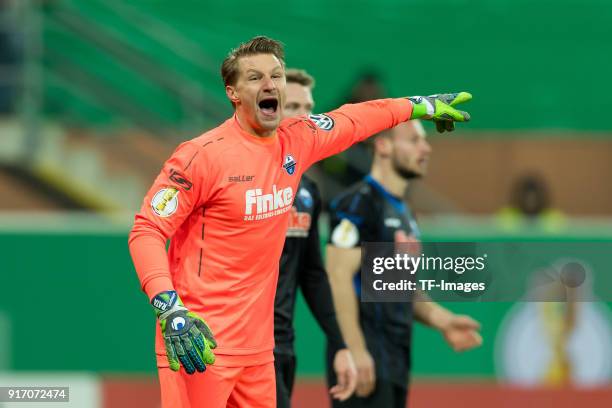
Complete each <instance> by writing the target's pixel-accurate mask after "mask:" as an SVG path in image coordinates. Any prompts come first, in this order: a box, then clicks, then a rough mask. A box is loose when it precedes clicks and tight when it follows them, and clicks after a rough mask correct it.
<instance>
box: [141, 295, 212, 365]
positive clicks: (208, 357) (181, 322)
mask: <svg viewBox="0 0 612 408" xmlns="http://www.w3.org/2000/svg"><path fill="white" fill-rule="evenodd" d="M151 305H152V306H153V308H154V309H155V313H156V314H157V318H158V319H159V325H160V326H161V332H162V335H163V336H164V342H165V344H166V356H167V357H168V362H169V363H170V369H171V370H173V371H178V370H179V368H180V366H181V365H182V366H183V367H184V368H185V371H186V372H187V374H193V373H195V372H196V370H197V371H199V372H204V371H205V370H206V364H213V363H214V362H215V355H214V354H213V352H212V349H214V348H215V347H217V342H216V341H215V338H214V337H213V334H212V332H211V331H210V328H209V327H208V325H207V324H206V322H205V321H204V319H202V318H201V317H200V316H198V315H197V314H195V313H193V312H190V311H189V310H187V308H186V307H185V306H183V302H181V299H180V298H179V296H178V294H177V293H176V292H175V291H173V290H169V291H165V292H161V293H158V294H157V296H155V297H154V298H153V299H152V300H151Z"/></svg>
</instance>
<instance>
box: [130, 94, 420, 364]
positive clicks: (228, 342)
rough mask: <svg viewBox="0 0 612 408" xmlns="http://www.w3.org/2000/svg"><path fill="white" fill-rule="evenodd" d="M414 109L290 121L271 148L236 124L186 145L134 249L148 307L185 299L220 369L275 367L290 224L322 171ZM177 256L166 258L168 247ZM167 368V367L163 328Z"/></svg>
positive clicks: (386, 103)
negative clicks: (310, 180)
mask: <svg viewBox="0 0 612 408" xmlns="http://www.w3.org/2000/svg"><path fill="white" fill-rule="evenodd" d="M411 112H412V105H411V103H410V102H409V101H408V100H407V99H382V100H376V101H370V102H365V103H360V104H354V105H344V106H342V107H341V108H339V109H337V110H335V111H332V112H330V113H327V114H321V115H310V116H308V117H301V118H291V119H286V120H283V121H282V122H281V124H280V126H279V128H278V130H277V132H276V135H274V136H271V137H268V138H260V137H256V136H253V135H251V134H249V133H247V132H246V131H244V130H243V129H242V128H241V127H240V125H239V123H238V121H237V119H236V117H235V116H234V117H232V118H230V119H228V120H227V121H226V122H225V123H223V124H222V125H220V126H219V127H217V128H215V129H213V130H211V131H209V132H206V133H204V134H203V135H202V136H200V137H197V138H195V139H193V140H190V141H188V142H185V143H183V144H181V145H180V146H179V147H178V148H177V149H176V151H175V152H174V153H173V155H172V156H171V157H170V159H169V160H168V161H167V162H166V163H165V164H164V166H163V169H162V171H161V173H160V174H159V176H158V177H157V178H156V180H155V182H154V184H153V186H152V187H151V189H150V190H149V192H148V193H147V195H146V197H145V199H144V203H143V205H142V208H141V210H140V212H139V213H138V214H137V215H136V218H135V222H134V227H133V229H132V231H131V233H130V238H129V245H130V251H131V254H132V258H133V260H134V265H135V267H136V271H137V273H138V276H139V278H140V282H141V284H142V287H143V290H144V291H145V292H146V293H147V295H148V296H149V298H152V297H154V296H155V295H156V294H158V293H159V292H161V291H164V290H172V289H174V290H176V291H177V292H178V294H179V296H180V297H181V299H182V300H183V303H184V304H185V306H186V307H187V308H188V309H190V310H191V311H193V312H196V313H198V314H199V315H200V316H202V317H203V318H204V319H205V320H206V321H207V322H208V324H209V325H210V327H211V329H212V331H213V333H214V334H215V337H216V339H217V343H218V348H217V349H216V350H215V354H216V355H217V361H216V363H215V364H217V365H220V366H224V365H225V366H248V365H254V364H263V363H266V362H269V361H272V360H273V355H272V349H273V348H274V296H275V291H276V282H277V278H278V263H279V258H280V255H281V251H282V248H283V243H284V241H285V232H286V229H287V224H288V216H289V214H290V209H291V206H292V203H293V199H294V196H295V194H296V193H297V188H298V184H299V182H300V178H301V176H302V174H303V173H304V172H305V171H306V170H307V169H308V168H309V167H310V166H311V165H312V164H313V163H315V162H316V161H318V160H321V159H324V158H326V157H328V156H331V155H333V154H336V153H339V152H341V151H343V150H345V149H347V148H348V147H349V146H351V145H352V144H354V143H356V142H359V141H361V140H364V139H366V138H367V137H368V136H371V135H374V134H375V133H378V132H380V131H381V130H384V129H387V128H390V127H393V126H395V125H397V124H398V123H400V122H402V121H406V120H408V119H409V117H410V114H411ZM167 239H170V248H169V250H168V252H167V253H166V246H165V245H166V241H167ZM157 326H158V328H157V336H156V352H157V355H158V365H159V366H161V367H163V366H167V364H168V363H167V361H166V358H165V348H164V343H163V339H162V338H161V332H160V329H159V325H157Z"/></svg>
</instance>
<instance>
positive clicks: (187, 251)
mask: <svg viewBox="0 0 612 408" xmlns="http://www.w3.org/2000/svg"><path fill="white" fill-rule="evenodd" d="M241 137H243V136H242V135H235V134H231V133H230V134H227V133H226V134H225V135H224V140H223V141H221V142H215V143H214V144H211V146H210V147H211V148H214V149H215V150H211V151H210V153H209V155H210V156H212V158H213V165H212V167H211V169H210V170H209V171H210V173H211V174H201V177H200V180H199V181H200V182H201V183H206V182H208V183H209V184H210V188H209V197H208V198H207V200H205V202H204V204H203V205H202V206H201V208H198V209H197V210H194V211H193V213H192V215H191V216H190V218H189V219H188V220H186V222H185V223H184V225H183V226H182V227H181V228H180V230H179V231H178V232H177V234H176V237H175V238H176V239H175V238H173V241H178V242H176V245H175V248H174V251H172V252H171V253H172V259H171V262H174V263H175V265H174V266H175V268H174V270H175V271H177V273H178V274H180V275H183V274H185V272H187V273H188V274H189V275H191V276H193V275H194V273H195V272H194V270H195V271H197V279H189V281H185V282H184V283H185V286H186V287H185V290H187V291H194V292H196V291H197V288H198V287H201V288H202V291H205V292H206V293H207V294H209V295H210V294H211V292H215V293H226V294H227V288H229V287H231V288H232V290H238V289H240V288H243V289H244V290H246V289H249V288H251V289H254V288H255V287H260V286H262V285H267V286H272V287H273V286H274V285H273V284H274V283H275V277H276V273H277V270H278V260H279V257H280V252H281V249H282V245H283V242H284V239H285V230H286V228H287V220H288V217H289V215H290V213H291V208H292V204H293V201H294V199H295V197H296V194H297V192H298V184H299V181H300V176H301V173H302V171H303V170H302V168H301V166H300V164H301V163H300V160H299V157H300V152H299V145H295V144H294V145H292V144H291V142H290V141H289V140H288V139H287V138H281V137H277V139H276V140H275V141H274V142H273V143H269V144H258V143H254V142H250V141H249V142H245V141H244V140H241V139H240V138H241ZM219 139H221V138H219ZM207 148H208V147H207V146H205V149H207ZM294 151H295V152H296V153H293V152H294ZM207 178H210V179H209V180H207ZM178 246H181V247H182V248H177V247H178ZM178 278H179V280H181V277H180V276H178ZM196 280H197V281H199V282H196ZM202 281H206V285H203V284H201V282H202ZM187 286H189V287H187ZM199 295H201V293H200V294H199ZM196 296H198V294H196V293H194V298H195V297H196Z"/></svg>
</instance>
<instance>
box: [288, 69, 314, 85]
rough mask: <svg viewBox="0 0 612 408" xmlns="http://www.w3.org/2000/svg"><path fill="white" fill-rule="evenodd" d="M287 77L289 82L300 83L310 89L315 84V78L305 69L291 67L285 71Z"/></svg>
mask: <svg viewBox="0 0 612 408" xmlns="http://www.w3.org/2000/svg"><path fill="white" fill-rule="evenodd" d="M285 78H286V79H287V83H288V84H291V83H293V84H300V85H302V86H305V87H307V88H309V89H312V88H314V86H315V80H314V78H313V77H312V76H311V75H310V74H308V72H306V71H305V70H303V69H295V68H289V69H287V71H285Z"/></svg>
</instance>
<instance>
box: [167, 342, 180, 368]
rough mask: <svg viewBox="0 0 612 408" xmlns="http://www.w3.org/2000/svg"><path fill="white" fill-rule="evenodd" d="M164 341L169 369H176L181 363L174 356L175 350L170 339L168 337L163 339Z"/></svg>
mask: <svg viewBox="0 0 612 408" xmlns="http://www.w3.org/2000/svg"><path fill="white" fill-rule="evenodd" d="M164 343H165V345H166V357H167V358H168V364H169V365H170V369H171V370H172V371H178V370H179V369H180V368H181V364H180V363H179V360H178V358H177V356H176V350H174V346H173V345H172V340H171V339H170V338H169V337H166V338H165V339H164Z"/></svg>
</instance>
